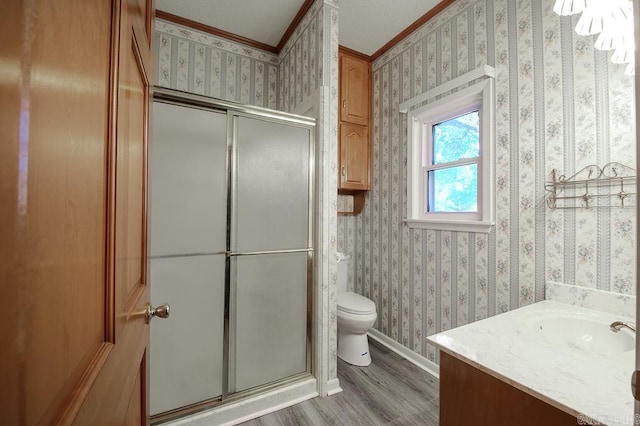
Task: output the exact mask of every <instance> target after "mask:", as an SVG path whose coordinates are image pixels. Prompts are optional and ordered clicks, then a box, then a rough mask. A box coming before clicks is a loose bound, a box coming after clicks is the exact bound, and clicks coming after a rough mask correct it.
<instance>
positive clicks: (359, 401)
mask: <svg viewBox="0 0 640 426" xmlns="http://www.w3.org/2000/svg"><path fill="white" fill-rule="evenodd" d="M369 343H370V345H369V346H370V350H371V358H372V360H373V361H372V363H371V365H370V366H368V367H355V366H353V365H350V364H347V363H345V362H344V361H342V360H340V359H338V378H339V379H340V387H342V392H340V393H338V394H335V395H332V396H329V397H326V398H314V399H312V400H309V401H305V402H302V403H300V404H297V405H294V406H292V407H289V408H285V409H284V410H280V411H277V412H275V413H271V414H268V415H266V416H262V417H259V418H257V419H254V420H251V421H249V422H246V423H242V425H247V426H276V425H277V426H280V425H296V426H297V425H310V426H316V425H367V426H369V425H420V426H425V425H428V426H431V425H434V426H435V425H437V424H438V408H439V402H438V380H437V379H435V378H434V377H433V376H431V375H430V374H428V373H427V372H425V371H424V370H421V369H420V368H418V367H416V366H415V365H414V364H412V363H410V362H409V361H407V360H405V359H404V358H402V357H401V356H399V355H397V354H396V353H394V352H392V351H390V350H389V349H387V348H385V347H384V346H381V345H379V344H378V343H376V342H375V341H372V340H369Z"/></svg>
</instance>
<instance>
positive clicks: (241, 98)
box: [154, 0, 338, 391]
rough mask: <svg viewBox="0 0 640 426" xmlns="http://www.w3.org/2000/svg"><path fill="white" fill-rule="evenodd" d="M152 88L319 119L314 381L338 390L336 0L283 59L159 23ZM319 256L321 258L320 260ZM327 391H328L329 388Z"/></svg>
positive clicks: (313, 16) (308, 19)
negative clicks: (317, 321)
mask: <svg viewBox="0 0 640 426" xmlns="http://www.w3.org/2000/svg"><path fill="white" fill-rule="evenodd" d="M154 40H155V46H154V55H155V56H154V60H155V69H156V80H155V84H157V85H159V86H162V87H168V88H173V89H178V90H184V91H186V92H191V93H197V94H203V95H206V96H212V97H216V98H221V99H226V100H232V101H237V102H241V103H247V104H251V105H257V106H263V107H268V108H273V109H278V110H282V111H287V112H292V113H305V112H307V111H309V110H314V111H315V112H316V113H317V127H318V132H317V135H316V136H317V139H316V157H317V177H316V179H317V181H318V186H317V188H316V189H317V194H316V195H317V199H316V201H317V203H318V206H319V207H318V208H316V216H315V219H314V220H315V221H316V229H317V230H318V231H317V233H316V235H315V237H316V239H317V244H316V247H317V252H316V259H317V260H319V262H318V264H317V265H316V270H315V273H316V280H317V282H318V283H319V285H321V286H322V291H321V295H322V296H321V297H320V298H318V299H319V300H316V303H317V305H316V309H320V311H321V312H322V314H321V315H322V318H321V321H320V324H319V325H318V328H317V331H316V332H317V336H318V339H319V340H320V341H321V345H320V346H319V347H321V348H324V350H323V351H322V353H321V354H319V358H320V359H319V363H318V365H316V368H317V373H318V375H319V378H320V379H321V382H322V386H323V389H324V391H327V390H331V389H330V388H331V387H332V386H336V382H335V381H334V382H333V384H332V383H331V381H332V380H333V379H335V378H336V377H337V356H336V354H337V335H336V333H337V328H336V305H337V301H336V262H335V259H336V254H335V253H336V241H337V237H336V234H337V218H336V203H337V202H336V199H337V195H336V193H337V172H336V170H337V133H338V132H337V122H338V119H337V106H338V98H337V96H338V94H337V93H338V0H316V2H315V3H314V4H313V5H312V6H311V8H310V9H309V10H308V11H307V13H306V15H305V16H304V17H303V19H302V20H301V22H300V23H299V25H298V26H297V27H296V29H295V30H294V32H293V33H292V35H291V37H290V38H289V40H287V42H286V43H285V45H284V46H283V48H282V50H281V52H280V54H279V55H275V54H272V53H269V52H265V51H261V50H259V49H254V48H250V47H247V46H244V45H242V44H238V43H235V42H231V41H228V40H226V39H223V38H219V37H215V36H212V35H209V34H206V33H203V32H200V31H197V30H193V29H190V28H186V27H182V26H180V25H176V24H173V23H170V22H166V21H163V20H161V19H156V21H155V39H154ZM318 256H319V257H318ZM327 384H328V385H327Z"/></svg>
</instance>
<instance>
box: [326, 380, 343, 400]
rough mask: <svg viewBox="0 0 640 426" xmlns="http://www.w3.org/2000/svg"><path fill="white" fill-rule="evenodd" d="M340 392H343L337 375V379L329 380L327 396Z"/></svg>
mask: <svg viewBox="0 0 640 426" xmlns="http://www.w3.org/2000/svg"><path fill="white" fill-rule="evenodd" d="M339 392H342V388H341V387H340V380H338V378H337V377H336V378H335V379H331V380H329V381H328V382H327V396H331V395H334V394H336V393H339Z"/></svg>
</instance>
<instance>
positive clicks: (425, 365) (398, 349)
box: [367, 329, 440, 379]
mask: <svg viewBox="0 0 640 426" xmlns="http://www.w3.org/2000/svg"><path fill="white" fill-rule="evenodd" d="M367 334H368V335H369V337H371V338H372V339H373V340H375V341H376V342H378V343H380V344H381V345H384V346H386V347H387V348H389V349H391V350H392V351H394V352H395V353H397V354H398V355H400V356H401V357H403V358H404V359H406V360H407V361H409V362H411V363H413V364H415V365H417V366H418V367H420V368H422V369H423V370H424V371H426V372H427V373H429V374H431V375H432V376H433V377H435V378H436V379H439V378H440V367H439V366H438V364H436V363H435V362H433V361H430V360H428V359H426V358H425V357H423V356H422V355H419V354H417V353H415V352H414V351H412V350H411V349H409V348H407V347H405V346H403V345H402V344H400V343H398V342H396V341H395V340H393V339H392V338H390V337H389V336H386V335H384V334H382V333H381V332H379V331H378V330H375V329H371V330H369V332H368V333H367Z"/></svg>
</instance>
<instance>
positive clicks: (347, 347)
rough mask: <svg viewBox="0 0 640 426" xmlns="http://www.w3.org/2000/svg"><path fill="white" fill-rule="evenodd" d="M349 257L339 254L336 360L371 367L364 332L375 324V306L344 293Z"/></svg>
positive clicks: (345, 290)
mask: <svg viewBox="0 0 640 426" xmlns="http://www.w3.org/2000/svg"><path fill="white" fill-rule="evenodd" d="M349 260H350V256H349V255H347V254H344V253H338V358H340V359H341V360H343V361H346V362H348V363H349V364H353V365H358V366H361V367H366V366H367V365H369V364H371V354H369V342H368V340H367V331H368V330H369V329H370V328H371V327H372V326H373V323H375V322H376V318H377V316H378V314H377V313H376V305H375V303H373V302H372V301H371V300H369V299H367V298H366V297H364V296H361V295H359V294H356V293H353V292H350V291H347V281H348V276H349Z"/></svg>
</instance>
